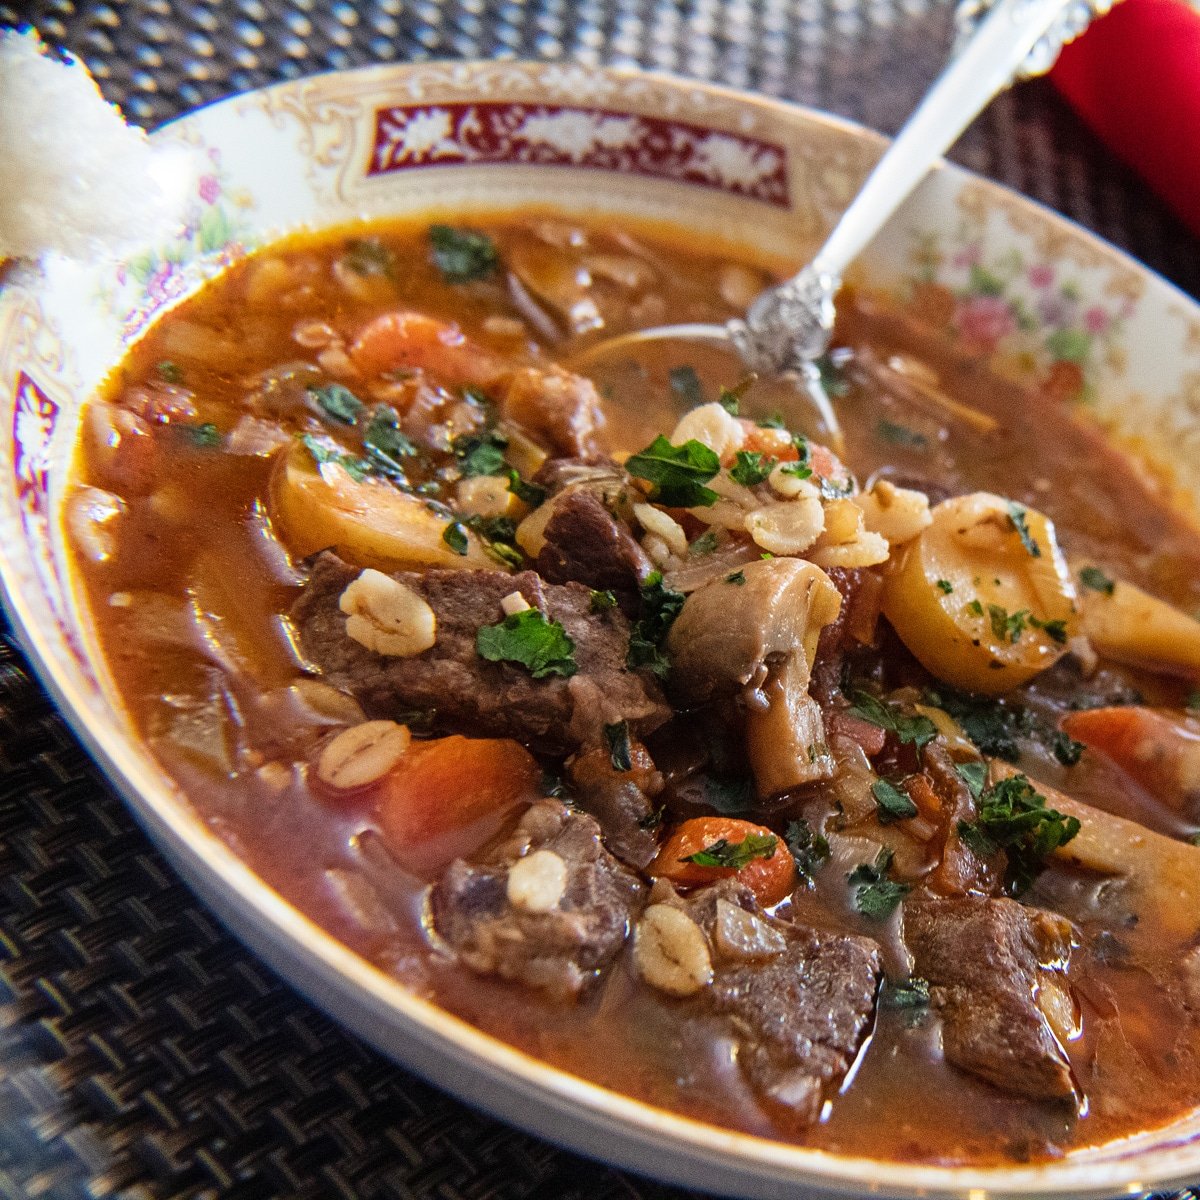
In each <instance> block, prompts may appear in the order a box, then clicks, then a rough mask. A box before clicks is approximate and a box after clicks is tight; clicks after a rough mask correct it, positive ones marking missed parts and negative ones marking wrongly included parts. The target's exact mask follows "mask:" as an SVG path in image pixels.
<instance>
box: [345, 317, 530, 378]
mask: <svg viewBox="0 0 1200 1200" xmlns="http://www.w3.org/2000/svg"><path fill="white" fill-rule="evenodd" d="M350 358H351V360H352V361H353V363H354V365H355V366H356V367H357V368H358V369H359V370H360V371H362V373H363V374H364V375H367V376H373V375H379V374H381V373H382V372H384V371H418V370H420V371H427V372H428V373H429V374H430V376H431V377H432V378H433V380H434V382H436V383H441V384H444V385H445V386H447V387H463V386H464V385H473V386H475V387H481V388H486V387H490V386H491V385H492V384H494V383H496V382H497V380H499V379H500V378H501V377H502V376H504V375H506V374H507V373H508V372H509V371H510V370H511V366H510V365H509V364H508V363H506V362H505V361H504V360H503V359H502V358H499V357H497V356H496V355H495V354H492V353H491V352H490V351H488V350H484V349H483V348H482V347H481V346H476V345H475V344H474V343H472V342H470V341H468V340H467V338H466V336H465V335H464V334H463V331H462V330H461V329H459V327H458V326H457V325H455V324H454V323H453V322H452V321H439V320H438V319H437V318H436V317H427V316H425V315H424V313H416V312H403V311H402V312H390V313H384V314H383V315H382V316H379V317H376V318H375V319H374V320H373V321H372V322H371V323H370V324H369V325H367V326H366V328H364V329H363V330H362V332H361V333H359V335H358V339H357V340H356V341H355V343H354V344H353V345H352V346H351V347H350Z"/></svg>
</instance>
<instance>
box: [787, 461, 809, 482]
mask: <svg viewBox="0 0 1200 1200" xmlns="http://www.w3.org/2000/svg"><path fill="white" fill-rule="evenodd" d="M779 470H780V471H781V472H782V473H783V474H784V475H792V476H794V477H795V478H796V479H811V478H812V473H813V469H812V467H810V466H809V465H808V463H805V462H789V463H784V464H783V466H782V467H780V468H779Z"/></svg>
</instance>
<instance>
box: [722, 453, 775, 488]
mask: <svg viewBox="0 0 1200 1200" xmlns="http://www.w3.org/2000/svg"><path fill="white" fill-rule="evenodd" d="M775 461H776V460H775V459H773V458H770V457H769V456H768V455H765V454H760V453H759V452H758V451H757V450H739V451H738V452H737V461H736V462H735V463H734V465H733V466H732V467H730V468H729V474H730V475H731V476H732V477H733V480H734V482H735V483H740V484H742V485H743V486H744V487H754V486H755V485H756V484H759V483H762V482H763V480H764V479H766V478H767V476H768V475H770V474H771V468H772V467H774V466H775Z"/></svg>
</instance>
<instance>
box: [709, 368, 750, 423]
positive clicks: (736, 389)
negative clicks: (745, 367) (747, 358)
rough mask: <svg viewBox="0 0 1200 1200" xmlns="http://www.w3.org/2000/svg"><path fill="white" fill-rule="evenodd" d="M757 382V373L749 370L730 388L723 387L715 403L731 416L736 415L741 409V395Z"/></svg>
mask: <svg viewBox="0 0 1200 1200" xmlns="http://www.w3.org/2000/svg"><path fill="white" fill-rule="evenodd" d="M757 382H758V374H757V373H756V372H754V371H751V372H750V373H749V374H748V375H743V376H742V378H741V379H739V380H738V381H737V383H735V384H734V385H733V387H731V388H726V387H723V388H722V389H721V391H720V394H719V395H718V396H717V403H718V404H720V406H721V407H722V408H723V409H724V410H725V411H726V412H727V413H728V414H729V415H730V416H731V417H736V416H737V415H738V413H739V412H740V411H741V399H742V397H743V396H744V395H745V394H746V393H747V392H748V391H749V390H750V389H751V387H753V386H754V384H755V383H757Z"/></svg>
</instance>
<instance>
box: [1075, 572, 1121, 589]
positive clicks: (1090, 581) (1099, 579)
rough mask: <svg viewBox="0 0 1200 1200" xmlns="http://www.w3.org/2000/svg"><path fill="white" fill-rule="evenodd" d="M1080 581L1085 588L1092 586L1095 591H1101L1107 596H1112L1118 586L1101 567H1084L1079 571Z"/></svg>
mask: <svg viewBox="0 0 1200 1200" xmlns="http://www.w3.org/2000/svg"><path fill="white" fill-rule="evenodd" d="M1079 582H1080V583H1082V584H1083V586H1084V587H1085V588H1090V589H1091V590H1092V591H1093V592H1100V593H1101V594H1102V595H1105V596H1111V595H1112V594H1113V590H1114V589H1115V588H1116V586H1117V585H1116V584H1115V583H1114V582H1113V580H1111V579H1109V577H1108V576H1107V575H1105V573H1104V572H1103V571H1102V570H1100V568H1099V567H1084V568H1083V570H1082V571H1080V572H1079Z"/></svg>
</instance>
